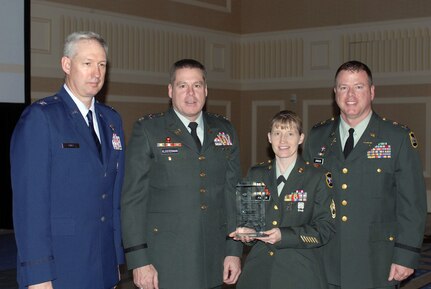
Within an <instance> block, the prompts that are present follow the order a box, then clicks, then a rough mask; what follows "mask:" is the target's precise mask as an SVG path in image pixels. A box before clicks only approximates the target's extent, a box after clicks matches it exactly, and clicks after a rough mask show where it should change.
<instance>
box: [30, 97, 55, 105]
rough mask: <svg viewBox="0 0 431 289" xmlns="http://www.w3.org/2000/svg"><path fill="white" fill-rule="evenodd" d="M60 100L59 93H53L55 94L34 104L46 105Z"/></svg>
mask: <svg viewBox="0 0 431 289" xmlns="http://www.w3.org/2000/svg"><path fill="white" fill-rule="evenodd" d="M58 102H60V98H59V97H58V96H57V95H53V96H48V97H45V98H42V99H39V100H36V101H35V102H34V104H36V105H41V106H44V105H48V104H53V103H58Z"/></svg>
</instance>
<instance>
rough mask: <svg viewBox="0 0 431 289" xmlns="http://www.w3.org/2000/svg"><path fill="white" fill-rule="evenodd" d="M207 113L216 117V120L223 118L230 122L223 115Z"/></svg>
mask: <svg viewBox="0 0 431 289" xmlns="http://www.w3.org/2000/svg"><path fill="white" fill-rule="evenodd" d="M207 113H208V115H210V116H213V117H216V118H222V119H225V120H229V119H228V118H227V117H226V116H224V115H221V114H217V113H212V112H207Z"/></svg>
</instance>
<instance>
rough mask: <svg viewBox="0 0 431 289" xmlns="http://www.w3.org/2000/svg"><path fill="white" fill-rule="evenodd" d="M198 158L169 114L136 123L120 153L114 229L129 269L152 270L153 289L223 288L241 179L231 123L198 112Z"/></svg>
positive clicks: (233, 247)
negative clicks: (122, 170) (118, 225)
mask: <svg viewBox="0 0 431 289" xmlns="http://www.w3.org/2000/svg"><path fill="white" fill-rule="evenodd" d="M203 120H204V130H205V135H204V142H203V145H202V150H201V151H200V152H199V151H198V149H197V147H196V145H195V143H194V141H193V138H192V136H191V135H190V133H189V132H188V130H187V129H186V127H185V126H184V125H183V123H182V122H181V120H180V119H179V118H178V116H177V115H176V114H175V112H174V111H173V109H172V108H171V109H170V110H169V111H167V112H166V113H160V114H157V115H148V116H146V117H143V118H141V119H140V120H138V121H137V122H136V123H135V125H134V128H133V133H132V136H131V139H130V142H129V144H128V146H127V148H126V176H125V184H124V187H123V196H122V228H123V243H124V248H125V253H126V261H127V265H128V268H129V269H134V268H138V267H141V266H144V265H148V264H153V265H154V266H155V268H156V270H157V271H158V278H159V286H160V288H167V289H184V288H187V289H204V288H212V287H215V286H218V285H221V284H222V283H223V280H222V279H223V261H224V258H225V256H228V255H229V256H241V253H242V245H241V244H240V243H239V242H235V241H233V240H227V238H226V236H227V235H228V233H229V232H232V231H234V230H235V225H236V224H235V186H236V184H237V182H238V181H239V179H240V177H241V172H240V163H239V146H238V145H239V144H238V137H237V135H236V132H235V130H234V128H233V127H232V125H231V123H230V122H229V121H228V120H226V119H225V118H223V117H221V116H216V115H214V114H210V113H206V112H203Z"/></svg>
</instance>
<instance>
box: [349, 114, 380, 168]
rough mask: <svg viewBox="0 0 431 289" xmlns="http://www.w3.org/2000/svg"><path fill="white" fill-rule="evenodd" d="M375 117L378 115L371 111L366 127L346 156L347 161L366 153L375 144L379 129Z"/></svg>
mask: <svg viewBox="0 0 431 289" xmlns="http://www.w3.org/2000/svg"><path fill="white" fill-rule="evenodd" d="M377 118H378V116H377V115H376V114H375V113H373V115H372V117H371V119H370V122H369V123H368V126H367V128H366V129H365V131H364V133H363V134H362V136H361V138H360V139H359V141H358V142H357V144H356V146H355V147H354V148H353V150H352V152H351V153H350V155H349V157H348V158H347V160H348V161H353V160H355V159H357V158H359V157H361V156H364V155H366V154H367V151H369V150H371V149H372V148H373V147H374V146H375V145H376V141H377V136H378V131H379V130H378V120H377Z"/></svg>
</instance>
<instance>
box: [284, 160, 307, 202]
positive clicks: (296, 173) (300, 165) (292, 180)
mask: <svg viewBox="0 0 431 289" xmlns="http://www.w3.org/2000/svg"><path fill="white" fill-rule="evenodd" d="M304 166H305V163H304V161H303V160H302V159H301V158H300V157H298V158H297V159H296V163H295V167H294V168H293V169H292V172H291V173H290V175H289V177H288V178H287V182H286V184H285V185H284V187H283V190H282V191H281V194H280V200H284V197H285V196H286V195H288V194H290V193H292V192H294V191H296V190H298V189H300V188H302V187H303V184H302V182H303V173H304Z"/></svg>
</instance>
